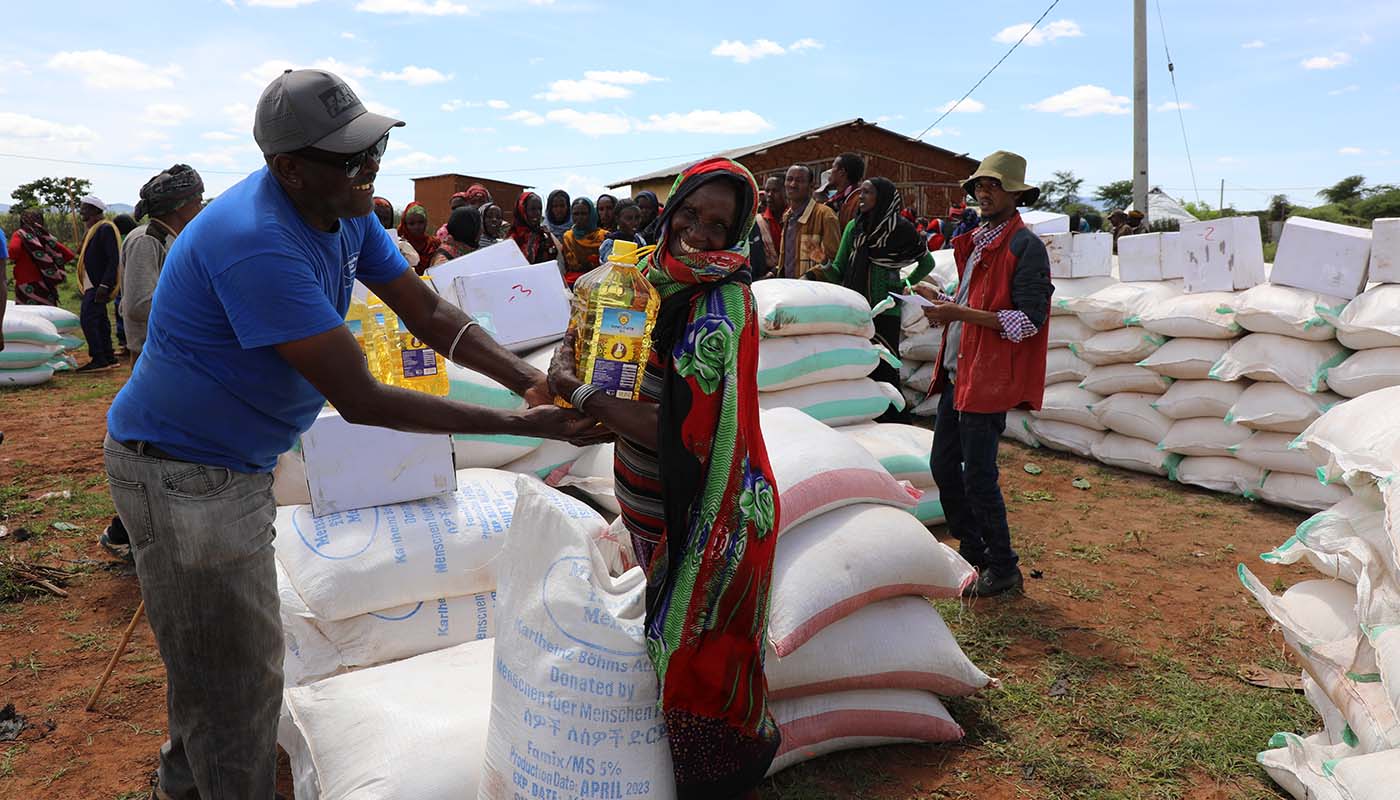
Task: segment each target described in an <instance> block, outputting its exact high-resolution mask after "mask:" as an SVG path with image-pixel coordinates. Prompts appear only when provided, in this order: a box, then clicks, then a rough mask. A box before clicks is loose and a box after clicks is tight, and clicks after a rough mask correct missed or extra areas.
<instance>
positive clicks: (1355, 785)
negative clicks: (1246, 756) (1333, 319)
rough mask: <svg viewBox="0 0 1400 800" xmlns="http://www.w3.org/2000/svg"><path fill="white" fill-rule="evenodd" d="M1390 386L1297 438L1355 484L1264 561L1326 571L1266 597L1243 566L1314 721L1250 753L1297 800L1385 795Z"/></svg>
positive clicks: (1396, 616)
mask: <svg viewBox="0 0 1400 800" xmlns="http://www.w3.org/2000/svg"><path fill="white" fill-rule="evenodd" d="M1397 409H1400V387H1392V388H1387V389H1381V390H1378V391H1376V392H1372V393H1370V394H1367V395H1364V396H1362V397H1360V398H1357V399H1355V400H1352V401H1350V402H1348V403H1345V404H1342V405H1338V406H1335V407H1333V408H1332V409H1330V410H1329V411H1327V412H1326V413H1325V414H1323V415H1322V417H1320V418H1319V419H1318V420H1317V421H1315V422H1314V423H1312V424H1311V425H1310V426H1309V427H1308V429H1307V430H1306V431H1305V432H1304V433H1303V434H1302V435H1301V436H1299V437H1298V439H1297V445H1298V448H1299V449H1300V450H1302V451H1303V452H1304V454H1305V455H1306V456H1307V457H1308V458H1309V459H1310V460H1311V462H1312V463H1314V464H1316V465H1318V470H1319V475H1320V476H1321V477H1323V478H1324V479H1326V480H1328V481H1345V482H1346V483H1347V484H1348V485H1349V486H1350V487H1351V488H1352V490H1353V492H1354V493H1352V494H1350V495H1348V496H1345V497H1344V498H1343V499H1341V500H1340V501H1339V502H1337V503H1336V504H1335V505H1333V506H1331V507H1330V508H1328V509H1327V510H1326V511H1323V512H1321V513H1318V514H1316V515H1315V516H1313V517H1312V518H1311V519H1309V520H1307V521H1306V522H1304V523H1303V524H1302V525H1300V526H1299V527H1298V530H1297V532H1296V533H1295V534H1294V535H1293V536H1292V537H1290V538H1289V540H1288V541H1287V542H1284V543H1283V544H1282V545H1280V546H1279V547H1278V548H1277V549H1275V550H1274V551H1272V552H1270V553H1266V554H1264V556H1263V559H1264V560H1265V561H1266V562H1269V563H1281V564H1292V563H1295V562H1298V561H1303V560H1306V561H1307V562H1308V563H1309V564H1310V565H1312V566H1313V567H1314V568H1316V569H1317V570H1318V571H1319V572H1321V573H1322V575H1323V576H1325V578H1326V579H1325V580H1308V581H1303V582H1301V583H1298V584H1296V585H1294V586H1293V587H1291V588H1289V589H1288V590H1287V591H1285V592H1284V593H1283V594H1282V595H1281V596H1278V597H1275V596H1274V595H1272V594H1271V593H1270V592H1269V590H1268V589H1267V588H1266V587H1265V585H1264V583H1263V582H1261V581H1260V580H1259V579H1258V578H1256V577H1255V575H1254V574H1253V573H1252V572H1250V570H1249V569H1247V568H1246V567H1245V566H1244V565H1243V564H1241V565H1240V567H1239V575H1240V579H1241V581H1242V582H1243V583H1244V586H1245V588H1246V589H1247V590H1248V591H1249V592H1250V593H1251V594H1253V595H1254V597H1255V598H1256V599H1257V600H1258V601H1259V603H1260V604H1261V605H1262V606H1263V608H1264V610H1265V611H1266V612H1267V613H1268V614H1269V616H1270V617H1271V618H1272V619H1273V620H1274V621H1275V622H1276V623H1277V624H1278V626H1279V627H1280V628H1281V629H1282V631H1283V638H1284V642H1285V643H1286V644H1287V645H1288V647H1289V648H1290V649H1291V650H1293V652H1294V654H1295V656H1296V657H1297V658H1298V660H1299V662H1300V663H1302V665H1303V669H1304V678H1303V686H1304V692H1305V696H1306V697H1307V699H1308V700H1309V702H1310V703H1311V704H1312V705H1313V707H1314V708H1316V710H1317V712H1318V714H1319V715H1320V716H1321V717H1322V719H1323V723H1324V729H1323V730H1322V731H1320V732H1318V733H1315V734H1312V735H1310V736H1297V735H1295V734H1292V733H1280V734H1276V735H1275V736H1274V737H1273V739H1272V740H1271V741H1270V742H1269V746H1270V747H1271V748H1273V749H1270V750H1267V751H1265V752H1263V753H1260V754H1259V763H1260V764H1261V765H1262V766H1263V767H1264V769H1265V770H1266V771H1267V772H1268V773H1269V775H1270V776H1272V777H1273V778H1274V780H1275V781H1277V782H1278V784H1279V785H1280V786H1281V787H1283V788H1284V789H1285V790H1286V791H1288V792H1289V793H1290V794H1292V795H1293V796H1294V797H1296V798H1298V799H1299V800H1303V799H1304V798H1308V800H1314V799H1315V798H1335V799H1336V800H1342V798H1377V800H1379V798H1383V797H1390V796H1393V795H1394V793H1395V790H1394V784H1395V781H1396V778H1397V777H1400V717H1397V714H1400V568H1397V551H1396V547H1395V540H1396V534H1397V533H1400V481H1396V477H1397V475H1400V416H1397V414H1398V412H1397Z"/></svg>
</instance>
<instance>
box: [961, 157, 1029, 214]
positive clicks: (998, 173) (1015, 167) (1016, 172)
mask: <svg viewBox="0 0 1400 800" xmlns="http://www.w3.org/2000/svg"><path fill="white" fill-rule="evenodd" d="M978 178H996V179H997V180H999V181H1001V188H1003V189H1005V190H1006V191H1008V192H1016V193H1019V194H1020V197H1019V198H1018V200H1017V203H1016V204H1017V205H1021V206H1028V205H1032V204H1034V203H1035V201H1036V200H1037V199H1038V198H1039V197H1040V187H1038V186H1031V185H1029V184H1027V183H1026V160H1025V159H1024V158H1022V157H1021V156H1018V155H1016V154H1015V153H1012V152H1008V151H1006V150H998V151H996V152H995V153H992V154H991V155H989V156H987V157H986V158H984V159H982V163H981V164H978V165H977V171H976V172H974V173H972V177H970V178H968V179H967V180H965V181H963V191H965V192H967V193H968V194H969V195H971V194H972V187H973V185H974V184H976V182H977V179H978Z"/></svg>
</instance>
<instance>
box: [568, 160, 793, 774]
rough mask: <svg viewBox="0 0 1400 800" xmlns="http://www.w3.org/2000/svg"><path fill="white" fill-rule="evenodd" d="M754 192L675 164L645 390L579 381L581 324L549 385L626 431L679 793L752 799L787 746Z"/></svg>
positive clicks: (621, 467) (651, 270)
mask: <svg viewBox="0 0 1400 800" xmlns="http://www.w3.org/2000/svg"><path fill="white" fill-rule="evenodd" d="M757 196H758V186H757V184H756V183H755V182H754V179H753V176H752V175H751V174H750V173H749V171H748V170H746V169H744V168H743V167H742V166H740V165H739V164H737V163H735V162H733V161H730V160H728V159H723V158H712V159H708V160H705V161H702V162H700V163H698V164H695V165H694V166H692V167H690V168H689V169H687V170H686V171H685V172H683V173H681V174H680V176H678V177H677V179H676V183H675V185H674V187H673V188H672V190H671V202H670V203H669V204H668V206H667V208H666V211H665V212H664V214H663V215H662V217H661V225H660V231H661V245H660V246H659V247H658V248H657V250H656V251H655V252H654V253H652V254H651V255H649V256H647V257H646V259H645V260H644V261H643V262H642V264H641V265H640V266H641V268H642V269H643V270H644V272H645V274H646V276H647V279H648V280H650V281H651V282H652V284H653V285H654V286H655V287H656V290H657V292H658V293H659V294H660V295H661V309H660V312H659V314H658V317H657V321H656V325H655V327H654V328H653V330H652V336H651V341H652V347H651V354H650V357H649V359H648V362H647V368H646V371H645V373H644V376H643V379H642V387H641V395H642V399H641V400H640V401H637V402H633V401H630V400H622V399H619V398H617V397H614V396H612V395H609V394H606V393H604V392H602V391H598V390H596V389H595V388H594V387H592V386H591V385H585V384H583V383H581V382H580V381H579V379H578V377H577V375H576V374H575V373H574V354H573V348H574V346H575V343H574V339H573V335H572V334H570V335H569V336H568V337H566V339H565V341H564V344H563V345H561V346H560V348H559V350H558V351H557V352H556V353H555V356H554V361H553V363H552V364H551V366H550V388H551V389H553V390H554V391H555V392H556V393H558V394H559V395H560V396H562V397H566V398H570V400H571V401H572V402H573V405H574V406H575V407H576V408H578V409H579V410H581V411H583V412H584V413H585V414H588V415H590V416H592V417H594V418H595V419H597V420H599V421H600V422H602V423H603V425H605V426H607V427H608V428H610V429H611V430H612V431H614V432H615V433H616V434H617V436H618V439H617V447H616V457H615V461H614V471H615V473H616V485H617V498H618V501H619V503H620V504H621V506H622V520H623V522H624V524H625V525H626V526H627V529H628V531H629V533H630V534H631V537H632V542H633V546H634V548H635V550H636V555H637V558H638V561H639V563H640V564H641V565H642V567H643V568H644V569H645V570H646V574H647V614H646V639H647V652H648V654H649V655H650V657H651V661H652V665H653V667H654V668H655V669H656V673H657V677H658V679H659V684H660V692H661V703H660V705H661V711H662V714H663V716H664V718H665V722H666V730H667V738H668V740H669V743H670V748H671V755H672V763H673V765H674V769H675V777H676V788H677V796H678V797H680V798H683V800H689V799H690V798H706V800H708V799H709V798H732V797H741V796H743V795H744V794H745V793H746V792H749V791H751V790H752V789H753V788H754V787H755V786H757V785H758V783H759V782H760V781H761V780H762V779H763V775H764V773H765V772H767V770H768V767H769V765H770V764H771V763H772V760H773V757H774V754H775V753H776V752H777V750H778V744H779V733H778V726H777V724H776V723H775V721H774V719H773V716H772V714H771V713H770V712H769V708H768V703H767V681H766V680H765V678H764V674H763V648H764V639H765V636H766V630H767V624H768V597H769V587H770V583H771V581H772V574H773V553H774V545H775V543H776V541H777V538H778V537H777V534H778V522H779V506H778V493H777V491H776V489H775V486H774V483H773V471H772V468H771V467H770V466H769V463H768V453H767V450H766V448H765V446H764V442H763V435H762V432H761V431H760V429H759V421H758V322H757V318H756V314H755V311H754V298H753V292H752V291H751V290H750V288H749V284H750V282H751V280H752V278H751V276H750V273H749V259H748V247H749V240H750V237H749V231H750V230H751V229H752V228H753V224H754V208H755V206H756V205H757Z"/></svg>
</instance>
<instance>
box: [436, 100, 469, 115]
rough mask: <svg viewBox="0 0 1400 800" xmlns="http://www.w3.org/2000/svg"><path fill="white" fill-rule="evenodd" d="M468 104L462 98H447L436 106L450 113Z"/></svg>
mask: <svg viewBox="0 0 1400 800" xmlns="http://www.w3.org/2000/svg"><path fill="white" fill-rule="evenodd" d="M469 105H471V104H470V103H467V102H465V101H463V100H448V101H447V102H446V103H443V104H442V105H440V106H438V108H441V109H442V110H443V111H446V112H448V113H451V112H453V111H461V110H462V109H464V108H466V107H467V106H469Z"/></svg>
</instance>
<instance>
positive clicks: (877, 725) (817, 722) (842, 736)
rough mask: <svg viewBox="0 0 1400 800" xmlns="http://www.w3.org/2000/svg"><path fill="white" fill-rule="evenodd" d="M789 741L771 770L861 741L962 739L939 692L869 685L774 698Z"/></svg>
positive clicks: (871, 744) (865, 743)
mask: <svg viewBox="0 0 1400 800" xmlns="http://www.w3.org/2000/svg"><path fill="white" fill-rule="evenodd" d="M773 716H774V717H775V718H776V719H777V720H778V729H779V730H780V731H782V734H783V743H782V744H781V745H780V746H779V747H778V756H777V757H776V758H774V759H773V766H771V767H769V769H768V774H769V775H772V774H773V773H775V772H781V771H782V770H785V769H787V768H788V767H790V766H792V765H794V764H800V763H802V762H803V761H807V760H809V759H813V758H816V757H817V756H822V755H826V754H827V753H834V752H836V751H838V750H852V749H855V748H858V747H874V746H875V745H881V744H898V743H901V742H951V741H955V740H957V739H961V738H962V736H963V729H962V726H960V725H958V723H956V722H954V721H953V718H952V717H951V716H950V715H949V714H948V709H946V708H944V707H943V704H942V703H940V702H938V698H937V697H934V696H933V695H932V694H930V693H928V692H923V691H919V690H917V689H868V690H864V691H854V692H836V693H834V694H818V695H812V696H810V697H799V698H796V699H794V700H779V701H777V702H775V703H773Z"/></svg>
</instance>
